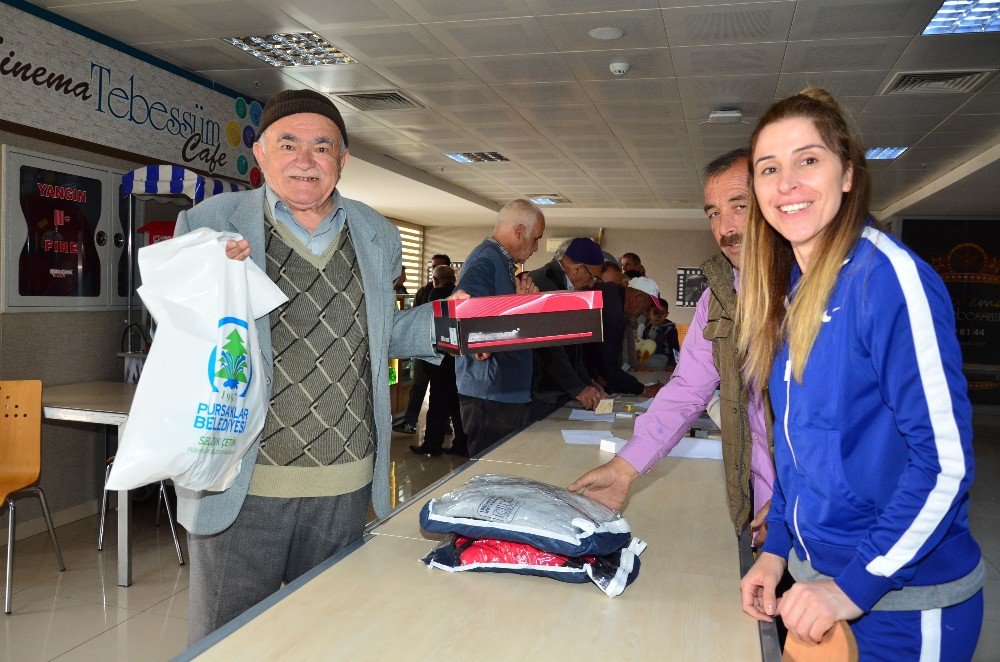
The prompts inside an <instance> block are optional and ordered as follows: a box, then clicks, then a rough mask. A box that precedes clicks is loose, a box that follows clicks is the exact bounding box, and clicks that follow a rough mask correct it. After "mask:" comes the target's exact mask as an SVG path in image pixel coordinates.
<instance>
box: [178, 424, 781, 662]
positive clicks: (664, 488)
mask: <svg viewBox="0 0 1000 662" xmlns="http://www.w3.org/2000/svg"><path fill="white" fill-rule="evenodd" d="M567 413H568V412H567V410H566V409H563V410H560V411H558V412H556V413H554V414H553V415H552V416H550V417H549V418H547V419H546V420H544V421H541V422H539V423H536V424H534V425H532V426H531V427H529V428H527V429H525V430H523V431H522V432H520V433H518V434H516V435H513V436H512V437H511V438H509V439H507V440H505V441H504V442H502V443H500V444H498V445H496V446H494V447H493V448H491V449H488V450H487V451H486V452H485V453H484V454H482V455H481V456H480V457H478V458H476V459H473V460H472V461H470V462H469V463H467V464H465V465H463V466H462V467H460V468H458V469H456V471H455V472H453V473H452V474H449V475H448V476H445V477H444V478H443V479H441V480H440V481H438V482H437V483H435V484H434V485H432V486H430V487H429V488H427V489H426V490H425V491H424V492H423V493H421V494H420V495H418V496H417V497H414V498H413V499H412V500H411V501H409V502H407V503H406V504H404V505H403V506H402V507H401V508H399V509H397V510H396V511H394V512H393V513H392V514H391V515H390V516H389V517H388V518H386V519H385V520H383V521H379V522H376V523H375V524H374V525H373V526H372V527H371V528H370V530H369V532H368V534H366V535H365V537H364V539H363V540H360V541H358V542H357V543H355V544H354V545H352V546H351V547H350V548H348V549H347V550H344V552H342V553H341V554H338V555H337V556H336V557H334V558H332V559H330V560H329V561H327V562H326V563H324V564H322V565H321V566H320V567H318V568H316V569H314V570H313V571H312V572H310V573H308V574H307V575H306V576H304V577H302V578H300V579H299V580H297V581H295V582H293V583H292V584H290V585H288V586H286V587H284V588H283V589H282V590H281V591H279V592H277V593H275V594H274V595H273V596H271V597H270V598H268V599H267V600H265V601H263V602H262V603H260V604H259V605H257V606H256V607H254V608H253V609H251V610H250V611H248V612H247V613H245V614H243V615H242V616H241V617H239V618H237V619H236V620H234V621H233V622H232V623H230V624H228V625H227V626H224V627H223V628H222V629H220V630H219V631H217V632H216V633H213V634H212V635H210V636H209V637H207V638H206V639H205V640H203V641H202V642H199V643H198V644H196V645H195V646H193V647H192V648H190V649H188V650H187V651H185V653H183V654H182V655H181V656H179V658H178V659H185V660H186V659H193V658H196V657H197V658H198V659H199V660H231V659H237V658H238V659H240V660H243V661H244V662H245V661H247V660H270V659H275V658H281V659H307V660H308V659H317V660H320V659H332V658H337V659H393V658H396V659H428V658H432V657H433V658H438V657H443V658H448V657H452V656H459V655H460V656H463V657H469V656H471V657H473V658H475V659H485V660H499V659H503V660H509V659H515V660H528V659H546V660H549V659H555V660H558V659H574V660H579V659H650V660H653V659H656V660H658V659H675V660H760V659H762V641H763V638H762V637H761V636H760V635H759V634H758V625H757V623H756V622H755V621H754V620H752V619H751V618H750V617H749V616H746V615H745V614H743V612H742V610H741V607H740V600H739V590H738V587H739V579H740V575H741V571H740V562H741V560H740V554H739V553H738V550H737V544H736V543H737V540H736V535H735V533H734V531H733V526H732V523H731V522H730V519H729V515H728V510H727V505H726V496H725V480H724V475H723V469H722V463H721V462H719V461H718V460H697V459H674V458H667V459H665V460H664V461H662V462H660V463H659V464H658V465H657V466H656V467H655V468H654V469H653V470H652V471H651V472H650V473H649V475H647V476H646V477H644V478H643V479H642V480H641V481H640V483H638V484H637V485H638V486H637V489H636V490H635V491H634V493H633V494H632V497H631V499H630V502H629V503H628V505H627V507H626V508H625V511H624V514H625V516H626V517H627V519H628V520H629V522H630V523H631V525H632V530H633V532H634V534H635V535H637V536H638V537H640V538H642V539H644V540H645V541H646V542H647V543H648V545H649V546H648V548H647V549H646V551H645V552H644V553H643V554H642V556H641V557H640V558H641V562H642V566H641V570H640V575H639V578H638V579H637V581H636V582H635V583H634V584H633V585H632V586H630V587H629V588H627V589H626V590H625V592H624V593H623V594H622V595H621V596H619V597H618V598H614V599H610V598H608V597H606V596H605V595H604V594H603V593H602V592H601V591H599V590H598V589H597V588H596V587H593V586H590V585H582V584H581V585H576V584H564V583H561V582H556V581H553V580H549V579H542V578H538V577H528V576H520V575H508V574H461V573H460V574H456V575H452V574H449V573H445V572H441V571H437V570H431V569H428V568H426V567H425V566H423V565H422V564H421V563H419V562H418V559H419V558H420V557H422V556H423V555H424V554H426V553H427V552H428V551H429V550H430V549H431V548H433V547H434V546H435V545H436V544H437V542H438V541H439V537H438V536H434V535H431V534H426V533H424V532H423V531H422V530H421V529H420V526H419V523H418V514H419V510H420V508H421V506H422V505H423V504H424V503H425V502H426V501H427V499H428V498H429V497H432V496H437V495H440V494H443V493H445V492H447V491H449V490H451V489H453V488H455V487H457V486H459V485H461V484H463V483H465V482H466V481H467V480H468V479H469V478H471V477H472V476H474V475H476V474H484V473H502V474H507V475H515V476H524V477H527V478H533V479H537V480H543V481H545V482H548V483H552V484H555V485H566V484H568V483H569V482H571V481H572V480H574V479H575V478H577V477H578V476H579V475H580V474H582V473H583V472H584V471H586V470H587V469H590V468H592V467H595V466H597V465H599V464H601V463H603V462H606V461H608V460H609V459H610V458H611V455H610V454H608V453H604V452H602V451H600V450H599V449H598V448H597V447H596V446H578V445H574V446H571V445H567V444H565V443H564V442H563V441H562V437H561V434H560V430H562V429H586V428H592V429H604V430H607V429H609V428H610V425H611V424H609V423H589V422H580V421H569V420H567V418H566V417H567ZM764 649H765V651H766V650H767V647H766V646H764ZM766 658H767V659H774V658H773V656H772V655H767V656H766Z"/></svg>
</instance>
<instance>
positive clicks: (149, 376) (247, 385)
mask: <svg viewBox="0 0 1000 662" xmlns="http://www.w3.org/2000/svg"><path fill="white" fill-rule="evenodd" d="M241 238H242V237H240V236H239V235H237V234H234V233H230V232H214V231H212V230H208V229H205V228H202V229H199V230H195V231H193V232H190V233H188V234H185V235H181V236H180V237H175V238H174V239H170V240H168V241H163V242H160V243H156V244H153V245H151V246H147V247H145V248H142V249H140V250H139V271H140V273H141V275H142V283H143V284H142V287H140V288H139V290H138V292H139V296H141V297H142V300H143V303H145V304H146V307H147V309H148V310H149V312H150V314H152V316H153V318H154V319H155V320H156V324H157V330H156V340H155V342H153V345H152V347H151V348H150V352H149V356H148V358H147V359H146V365H145V367H144V368H143V371H142V376H141V377H140V378H139V384H138V386H137V387H136V393H135V399H134V400H133V402H132V409H131V411H130V412H129V418H128V422H127V423H126V424H125V432H124V435H123V438H122V439H120V440H119V448H118V453H117V455H116V456H115V463H114V467H113V468H112V470H111V476H110V477H109V479H108V489H112V490H122V489H132V488H134V487H138V486H140V485H146V484H149V483H155V482H158V481H160V480H164V479H166V478H172V479H173V480H174V483H175V484H177V485H179V486H181V487H186V488H188V489H192V490H213V491H219V490H224V489H226V488H228V487H229V486H230V485H231V484H232V482H233V481H234V480H235V479H236V476H237V474H238V473H239V471H240V463H241V459H242V457H243V455H244V454H245V453H246V451H247V450H248V449H249V448H250V446H251V444H252V443H253V441H254V439H256V437H257V435H258V434H259V433H260V431H261V430H262V429H263V427H264V418H265V416H266V415H267V407H268V401H267V388H266V385H265V383H264V370H263V365H262V358H261V354H260V349H259V347H258V344H257V330H256V325H255V324H254V319H257V318H259V317H263V316H264V315H267V314H268V313H269V312H270V311H271V310H273V309H274V308H276V307H277V306H279V305H281V304H282V303H284V302H285V301H287V300H288V298H287V297H286V296H285V295H284V293H283V292H282V291H281V290H280V289H279V288H278V286H277V285H275V284H274V283H273V282H272V281H271V280H270V279H269V278H268V277H267V274H265V273H264V272H263V271H262V270H261V269H260V268H259V267H258V266H257V265H256V264H254V262H253V261H252V260H243V261H236V260H231V259H229V258H227V257H226V254H225V245H226V242H227V241H230V240H238V239H241Z"/></svg>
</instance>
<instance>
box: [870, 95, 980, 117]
mask: <svg viewBox="0 0 1000 662" xmlns="http://www.w3.org/2000/svg"><path fill="white" fill-rule="evenodd" d="M968 100H969V95H968V94H890V95H886V96H875V97H872V98H871V101H869V102H868V105H866V106H865V109H864V112H863V113H862V115H889V116H893V115H939V116H941V118H942V119H944V118H945V117H947V116H948V115H951V114H952V113H953V112H955V111H956V110H958V108H959V107H960V106H962V104H964V103H966V102H967V101H968Z"/></svg>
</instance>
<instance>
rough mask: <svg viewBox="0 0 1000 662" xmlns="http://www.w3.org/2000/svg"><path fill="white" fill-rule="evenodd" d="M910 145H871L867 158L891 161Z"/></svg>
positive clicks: (866, 154)
mask: <svg viewBox="0 0 1000 662" xmlns="http://www.w3.org/2000/svg"><path fill="white" fill-rule="evenodd" d="M907 149H909V148H908V147H869V148H868V151H867V152H865V158H866V159H868V160H869V161H873V160H876V161H880V160H884V161H891V160H893V159H894V158H896V157H898V156H899V155H900V154H902V153H903V152H905V151H906V150H907Z"/></svg>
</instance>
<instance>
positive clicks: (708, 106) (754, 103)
mask: <svg viewBox="0 0 1000 662" xmlns="http://www.w3.org/2000/svg"><path fill="white" fill-rule="evenodd" d="M771 103H772V101H771V99H764V100H763V101H758V100H744V101H740V102H737V103H728V102H727V103H719V102H716V101H685V102H684V116H685V117H686V118H687V120H688V121H689V122H698V123H701V122H707V121H708V116H709V114H710V113H712V112H713V111H716V110H739V111H741V112H742V113H743V120H742V121H743V122H749V123H750V124H751V125H756V124H757V119H758V118H759V117H760V116H761V115H763V114H764V112H765V111H766V110H767V109H768V108H770V107H771Z"/></svg>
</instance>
